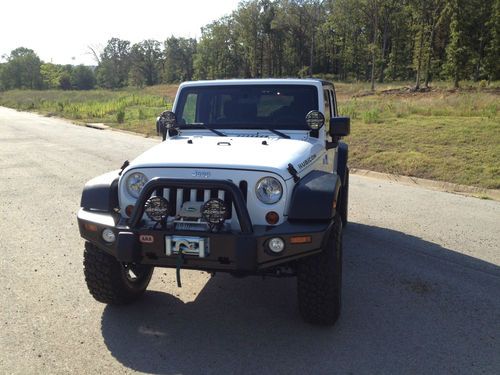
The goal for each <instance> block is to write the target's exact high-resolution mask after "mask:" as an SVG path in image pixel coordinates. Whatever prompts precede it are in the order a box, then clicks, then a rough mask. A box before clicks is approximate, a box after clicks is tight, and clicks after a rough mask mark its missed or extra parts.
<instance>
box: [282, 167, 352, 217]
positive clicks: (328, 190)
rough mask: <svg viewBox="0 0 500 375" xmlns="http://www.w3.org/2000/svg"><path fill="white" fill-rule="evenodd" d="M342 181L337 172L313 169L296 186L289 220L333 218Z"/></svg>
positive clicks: (289, 211)
mask: <svg viewBox="0 0 500 375" xmlns="http://www.w3.org/2000/svg"><path fill="white" fill-rule="evenodd" d="M341 186H342V183H341V181H340V178H339V176H338V175H337V174H335V173H328V172H324V171H312V172H310V173H309V174H307V175H306V176H305V177H303V178H302V179H301V180H300V181H299V182H298V183H297V184H296V185H295V187H294V189H293V192H292V198H291V202H290V207H289V210H288V220H331V219H333V217H334V216H335V212H336V210H335V206H336V204H337V199H338V197H339V191H340V189H341Z"/></svg>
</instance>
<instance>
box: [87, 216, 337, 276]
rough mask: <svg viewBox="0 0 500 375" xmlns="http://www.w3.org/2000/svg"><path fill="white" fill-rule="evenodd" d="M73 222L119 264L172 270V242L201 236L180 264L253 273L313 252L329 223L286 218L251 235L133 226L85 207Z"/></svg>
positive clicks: (88, 238)
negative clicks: (273, 244) (274, 242)
mask: <svg viewBox="0 0 500 375" xmlns="http://www.w3.org/2000/svg"><path fill="white" fill-rule="evenodd" d="M78 225H79V228H80V234H81V236H82V237H83V238H84V239H85V240H87V241H90V242H92V243H93V244H95V245H96V246H97V247H99V248H100V249H101V250H103V251H105V252H107V253H109V254H111V255H113V256H114V257H115V258H116V259H118V260H119V261H120V262H124V263H129V262H136V263H141V264H150V265H153V266H157V267H171V268H175V267H176V262H177V258H178V255H177V253H176V250H175V245H174V246H173V244H172V241H175V239H179V238H183V237H184V238H188V239H189V238H196V239H202V241H203V246H207V249H206V252H204V254H203V255H202V256H200V255H194V254H189V252H187V253H185V255H184V264H183V266H182V268H187V269H198V270H205V271H227V272H244V273H245V272H246V273H258V272H259V271H261V270H265V269H266V268H270V267H273V266H276V265H279V264H283V263H287V262H290V261H292V260H294V259H298V258H302V257H305V256H308V255H312V254H315V253H317V252H318V251H320V250H321V247H322V245H323V242H324V239H325V237H326V235H327V233H328V232H329V230H330V228H331V223H328V222H324V223H290V222H285V223H283V224H281V225H278V226H274V227H267V226H253V231H252V232H251V233H241V232H221V233H210V232H199V231H169V230H160V229H138V230H132V229H131V228H130V227H129V226H127V225H126V221H125V220H124V218H122V217H121V216H120V215H118V214H110V213H98V212H93V211H88V210H85V209H80V211H79V212H78ZM106 229H108V230H111V231H112V232H113V234H114V238H115V240H114V241H113V242H107V241H105V240H104V239H103V232H104V231H105V230H106ZM107 238H108V239H109V237H107ZM273 238H281V239H282V240H283V242H284V245H285V246H284V249H283V250H282V251H281V252H279V253H275V252H273V251H271V250H270V249H269V245H268V243H269V241H270V240H271V239H273ZM169 248H170V249H169Z"/></svg>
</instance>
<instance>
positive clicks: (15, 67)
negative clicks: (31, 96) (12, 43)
mask: <svg viewBox="0 0 500 375" xmlns="http://www.w3.org/2000/svg"><path fill="white" fill-rule="evenodd" d="M41 65H42V61H41V60H40V58H39V57H38V56H37V54H36V53H35V52H34V51H33V50H31V49H29V48H24V47H19V48H16V49H15V50H13V51H12V52H11V53H10V55H9V56H8V57H7V63H6V64H5V65H4V66H3V69H2V75H1V77H0V78H1V81H2V86H3V87H4V88H5V89H7V90H8V89H23V88H26V89H41V88H42V87H43V82H42V77H41V74H40V66H41Z"/></svg>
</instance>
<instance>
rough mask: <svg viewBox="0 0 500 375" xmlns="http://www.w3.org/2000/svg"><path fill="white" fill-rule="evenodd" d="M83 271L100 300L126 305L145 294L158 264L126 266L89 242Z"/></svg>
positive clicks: (93, 293) (90, 288)
mask: <svg viewBox="0 0 500 375" xmlns="http://www.w3.org/2000/svg"><path fill="white" fill-rule="evenodd" d="M83 270H84V274H85V281H86V282H87V287H88V289H89V292H90V294H92V296H93V297H94V298H95V299H96V300H97V301H99V302H103V303H107V304H112V305H123V304H127V303H131V302H133V301H135V300H136V299H137V298H139V297H140V296H141V295H142V294H143V293H144V291H145V290H146V288H147V286H148V284H149V281H150V280H151V276H152V275H153V270H154V267H151V266H145V265H135V264H134V265H124V264H122V263H120V262H118V261H117V260H116V259H115V258H114V257H113V256H111V255H109V254H107V253H105V252H104V251H101V250H99V249H98V248H97V247H96V246H95V245H93V244H91V243H90V242H86V243H85V251H84V253H83Z"/></svg>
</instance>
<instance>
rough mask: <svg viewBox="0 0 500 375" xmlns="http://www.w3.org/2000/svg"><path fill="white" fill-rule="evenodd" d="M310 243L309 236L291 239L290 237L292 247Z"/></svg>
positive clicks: (310, 238)
mask: <svg viewBox="0 0 500 375" xmlns="http://www.w3.org/2000/svg"><path fill="white" fill-rule="evenodd" d="M311 242H312V237H311V236H293V237H290V243H291V244H294V245H297V244H304V243H311Z"/></svg>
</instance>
